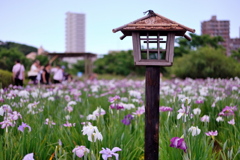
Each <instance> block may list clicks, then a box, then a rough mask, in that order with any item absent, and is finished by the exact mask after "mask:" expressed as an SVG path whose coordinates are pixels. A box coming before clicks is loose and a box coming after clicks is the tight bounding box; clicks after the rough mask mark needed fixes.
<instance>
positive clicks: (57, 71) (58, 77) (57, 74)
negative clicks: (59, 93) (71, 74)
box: [51, 65, 63, 84]
mask: <svg viewBox="0 0 240 160" xmlns="http://www.w3.org/2000/svg"><path fill="white" fill-rule="evenodd" d="M51 71H52V72H53V83H54V84H57V83H61V82H62V81H63V69H62V68H61V67H60V66H59V65H57V67H55V68H53V69H52V70H51Z"/></svg>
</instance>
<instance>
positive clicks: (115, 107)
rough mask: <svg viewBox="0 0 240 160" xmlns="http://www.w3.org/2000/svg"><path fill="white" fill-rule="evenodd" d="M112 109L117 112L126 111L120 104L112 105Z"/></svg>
mask: <svg viewBox="0 0 240 160" xmlns="http://www.w3.org/2000/svg"><path fill="white" fill-rule="evenodd" d="M110 108H111V109H116V110H121V109H124V107H123V106H122V105H120V104H111V105H110Z"/></svg>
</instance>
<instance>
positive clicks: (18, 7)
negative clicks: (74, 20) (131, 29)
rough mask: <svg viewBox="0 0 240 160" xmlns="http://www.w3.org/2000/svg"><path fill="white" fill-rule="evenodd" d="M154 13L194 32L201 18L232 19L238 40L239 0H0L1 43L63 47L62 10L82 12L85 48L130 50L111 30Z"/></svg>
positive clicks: (51, 49)
mask: <svg viewBox="0 0 240 160" xmlns="http://www.w3.org/2000/svg"><path fill="white" fill-rule="evenodd" d="M149 9H151V10H153V11H154V12H156V13H158V14H160V15H162V16H164V17H167V18H169V19H171V20H173V21H176V22H178V23H180V24H183V25H185V26H187V27H189V28H193V29H195V30H196V34H198V35H200V34H201V22H202V21H206V20H210V19H211V17H212V16H213V15H216V16H217V20H229V21H230V37H231V38H239V35H240V33H239V31H240V0H164V1H163V0H0V22H1V24H0V41H4V42H5V41H12V42H17V43H22V44H27V45H31V46H34V47H37V48H39V47H40V46H43V48H44V49H45V50H47V51H48V52H64V51H65V18H66V12H76V13H84V14H86V52H91V53H96V54H107V53H108V52H109V51H111V50H128V49H132V42H131V37H127V38H125V39H124V40H120V39H119V37H120V36H121V35H122V34H121V33H120V32H117V33H113V32H112V29H114V28H117V27H119V26H122V25H124V24H127V23H129V22H132V21H134V20H136V19H139V18H141V17H143V16H145V15H144V14H143V12H144V11H147V10H149Z"/></svg>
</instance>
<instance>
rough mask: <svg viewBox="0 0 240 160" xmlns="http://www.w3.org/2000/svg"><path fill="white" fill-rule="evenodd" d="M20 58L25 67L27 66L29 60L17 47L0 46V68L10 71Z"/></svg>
mask: <svg viewBox="0 0 240 160" xmlns="http://www.w3.org/2000/svg"><path fill="white" fill-rule="evenodd" d="M18 59H19V60H20V61H21V63H22V64H24V66H25V68H29V66H30V61H29V60H28V59H27V58H26V57H25V55H24V54H23V53H22V52H20V51H19V50H18V49H17V48H11V49H6V48H0V69H2V70H8V71H12V67H13V65H14V64H15V61H16V60H18Z"/></svg>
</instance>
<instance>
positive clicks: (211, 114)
mask: <svg viewBox="0 0 240 160" xmlns="http://www.w3.org/2000/svg"><path fill="white" fill-rule="evenodd" d="M144 87H145V82H144V81H137V80H127V79H124V80H96V81H79V82H71V83H65V84H61V85H56V86H51V87H45V86H27V87H26V88H17V87H16V86H9V87H8V88H6V89H4V90H3V89H2V90H1V91H0V125H1V129H0V135H1V136H0V150H1V151H2V152H0V159H1V160H19V159H27V158H29V159H35V160H43V159H44V160H47V159H50V160H53V159H58V160H60V159H66V160H69V159H81V158H82V159H89V160H94V159H96V160H99V159H104V160H105V159H109V158H112V159H121V160H122V159H125V160H131V159H144V111H145V108H144V101H145V100H144V98H145V95H144V94H145V88H144ZM239 95H240V79H239V78H235V79H230V80H226V79H206V80H192V79H186V80H179V79H175V80H167V81H162V82H161V87H160V105H159V111H160V131H159V159H163V160H164V159H169V160H176V159H199V160H200V159H202V160H206V159H240V156H239V155H238V151H239V146H240V141H239V135H240V134H239V113H240V112H239V109H238V106H239V104H240V100H239Z"/></svg>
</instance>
